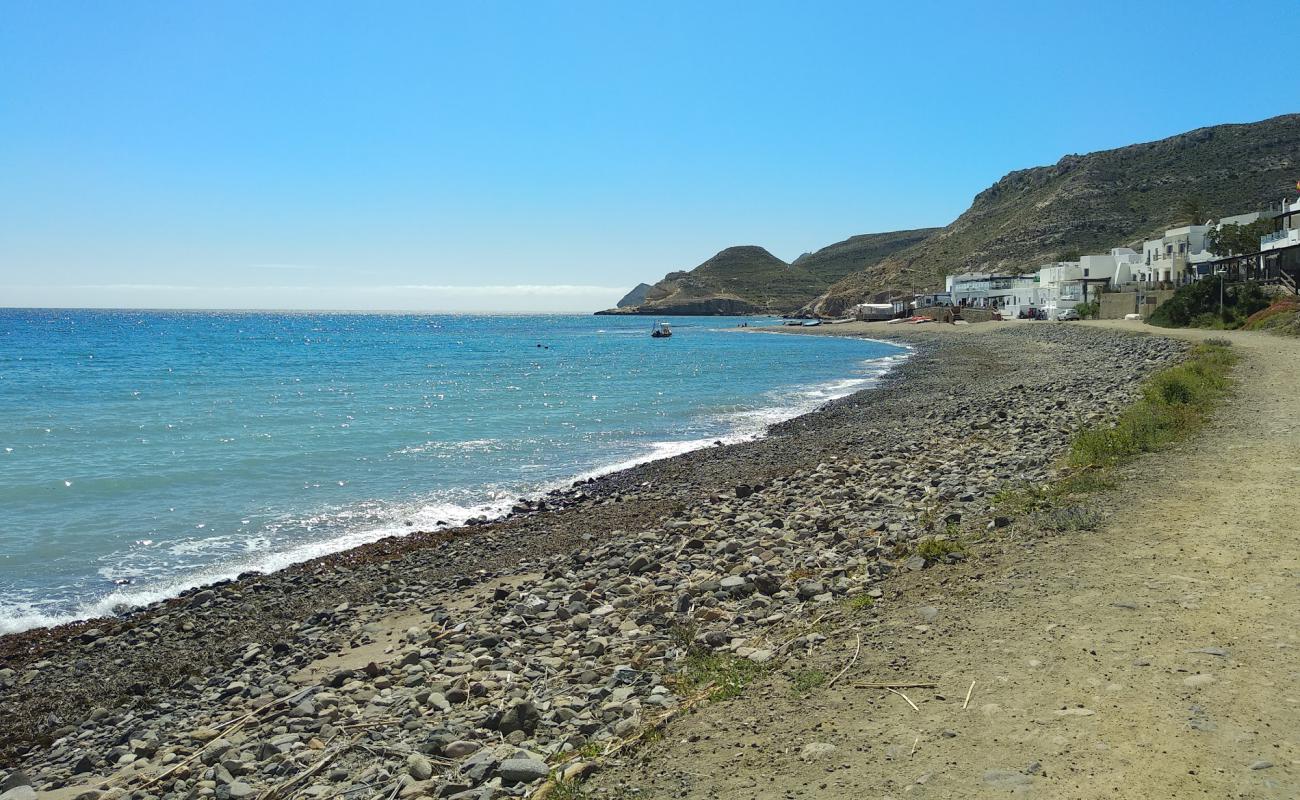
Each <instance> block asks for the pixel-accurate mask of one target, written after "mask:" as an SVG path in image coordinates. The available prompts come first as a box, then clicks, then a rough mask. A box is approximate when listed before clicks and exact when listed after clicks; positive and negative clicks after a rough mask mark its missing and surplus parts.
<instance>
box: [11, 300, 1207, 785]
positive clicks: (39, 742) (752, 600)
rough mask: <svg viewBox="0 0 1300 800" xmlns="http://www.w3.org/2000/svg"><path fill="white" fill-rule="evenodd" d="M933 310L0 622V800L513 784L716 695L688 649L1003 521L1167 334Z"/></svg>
mask: <svg viewBox="0 0 1300 800" xmlns="http://www.w3.org/2000/svg"><path fill="white" fill-rule="evenodd" d="M935 327H937V326H928V325H927V326H897V325H895V326H886V325H883V324H876V325H844V326H821V327H820V328H816V329H804V330H799V331H798V333H801V334H816V335H851V336H870V337H873V338H881V339H887V340H897V341H900V342H902V343H905V344H908V345H909V346H911V347H913V348H914V352H913V355H912V357H911V358H909V359H908V360H907V361H906V362H904V363H903V364H902V365H901V366H899V367H897V368H896V369H895V370H894V371H893V372H892V373H890V375H889V376H888V377H887V378H886V379H885V380H884V382H883V384H882V385H881V386H880V387H878V388H874V389H868V390H865V391H862V392H858V393H857V394H854V395H850V396H849V397H846V398H842V399H840V400H836V401H833V402H831V403H829V404H827V405H826V406H824V407H822V408H821V409H818V410H817V411H815V412H813V413H810V414H806V415H804V416H800V417H797V418H795V419H792V420H789V421H787V422H783V423H780V424H778V425H775V426H773V427H772V428H771V429H770V431H769V432H768V435H767V436H766V437H764V438H762V439H758V440H756V441H750V442H742V443H739V444H731V445H725V446H721V445H720V446H717V447H712V448H707V449H703V450H697V451H693V452H690V453H686V454H683V455H680V456H676V457H673V458H670V459H665V460H662V461H655V462H651V463H647V464H642V465H639V466H637V467H633V468H631V469H628V470H624V471H621V472H617V473H614V474H611V475H607V476H604V477H601V478H597V479H594V480H592V481H588V482H583V483H581V484H579V485H575V486H574V487H572V488H570V489H568V490H563V491H557V492H555V493H553V494H552V495H551V496H548V497H546V498H545V499H544V500H542V501H538V502H528V503H522V504H520V505H518V506H516V508H515V509H514V511H513V512H512V513H511V514H510V515H508V516H507V517H505V518H502V519H500V520H495V521H484V522H483V523H482V524H475V525H470V526H466V527H463V528H457V529H455V530H439V531H429V532H423V533H417V534H413V535H410V536H406V537H402V538H392V539H385V540H382V541H379V542H375V543H373V544H370V545H366V546H363V547H360V548H357V549H355V550H350V551H347V552H344V553H339V554H335V555H331V556H327V557H323V558H320V559H316V560H314V561H310V562H306V563H303V564H299V565H296V566H294V567H291V568H289V569H286V570H283V571H280V572H276V573H271V574H265V575H263V574H250V575H245V576H241V578H240V579H238V580H234V581H228V582H223V583H221V584H216V585H212V586H207V587H201V588H199V589H195V590H192V591H189V592H187V593H186V594H184V595H182V596H180V597H177V598H175V599H172V600H168V601H165V602H162V603H158V604H155V605H153V606H150V607H147V608H144V609H141V610H138V611H135V612H132V613H130V614H129V615H126V616H123V617H118V618H104V619H98V620H90V621H86V622H80V623H74V624H70V625H65V626H61V627H59V628H48V629H38V630H32V631H27V632H24V633H21V634H15V635H11V636H7V637H4V638H3V639H0V689H2V691H0V743H3V744H0V776H2V778H3V780H2V781H0V800H25V799H26V798H31V797H33V796H37V795H38V794H44V793H47V792H52V793H55V794H54V795H52V796H60V797H69V798H79V799H81V798H84V800H100V799H101V798H102V799H104V800H116V798H125V797H130V798H141V799H143V798H155V797H156V798H206V797H216V798H219V800H226V798H243V797H252V796H256V797H297V796H304V797H314V798H334V797H344V798H360V797H372V796H379V795H383V796H386V797H412V796H422V795H431V796H436V797H453V798H476V799H477V798H484V799H486V798H496V797H518V796H526V795H529V794H530V793H535V792H537V790H538V789H539V787H544V786H546V785H547V783H546V782H547V780H548V779H549V778H551V777H552V776H559V777H563V776H565V775H568V776H570V777H576V776H579V775H581V774H583V773H585V772H588V771H590V770H593V769H595V768H597V767H598V765H599V763H600V760H601V758H602V757H605V756H608V755H610V754H614V753H617V752H618V750H619V749H620V748H622V747H625V746H627V744H628V743H629V742H631V741H633V740H635V739H636V737H637V736H639V735H641V732H643V731H645V730H647V729H649V728H653V727H655V726H658V725H662V724H665V723H666V722H667V721H668V720H670V719H671V718H672V717H673V715H675V714H677V713H680V712H681V711H682V710H683V709H685V708H689V707H690V706H691V705H692V704H694V703H697V702H701V701H702V699H703V698H704V697H705V696H706V695H707V694H708V693H709V692H710V691H711V690H712V689H716V688H717V687H709V686H701V685H699V684H698V683H697V682H693V681H692V679H691V676H690V674H689V669H688V665H687V662H688V660H689V658H691V657H698V656H699V655H700V654H711V655H714V656H716V657H718V658H720V659H724V660H735V661H737V662H743V663H745V664H752V665H755V667H756V668H763V666H764V665H769V664H772V663H774V662H779V661H781V660H783V659H797V658H799V657H800V655H801V654H806V653H808V652H810V651H812V650H815V649H816V648H818V647H819V646H820V645H821V644H822V643H823V642H824V641H825V638H826V637H825V636H824V634H823V633H821V632H818V631H817V630H815V629H813V628H812V627H810V622H812V621H814V620H816V619H818V618H819V617H820V616H821V615H823V614H824V613H825V612H826V611H827V610H829V609H831V608H835V607H837V604H843V603H847V602H855V601H856V602H859V603H869V602H871V598H878V597H880V596H881V590H880V588H879V587H880V586H881V585H882V582H885V581H888V580H889V578H890V576H891V575H892V574H895V573H898V572H900V571H920V570H925V569H942V568H943V566H944V563H945V561H950V560H958V559H961V558H962V557H963V555H962V553H961V551H960V550H958V549H952V550H949V549H947V548H943V547H937V548H928V549H922V550H918V548H917V544H918V543H920V542H924V541H927V540H937V541H943V538H944V537H945V536H946V535H947V533H946V532H947V530H948V525H950V524H957V523H960V524H961V525H963V526H967V527H968V526H971V525H976V526H991V527H995V528H996V527H997V526H999V525H1001V524H1003V521H1002V520H1001V519H1000V518H999V517H997V516H996V512H995V510H994V508H993V503H992V498H993V496H994V495H995V494H996V493H997V492H998V491H999V490H1000V489H1003V488H1006V487H1008V486H1016V485H1020V484H1037V483H1043V482H1046V481H1048V480H1050V479H1051V478H1052V476H1053V474H1054V473H1055V470H1056V469H1058V465H1059V463H1060V458H1061V456H1062V455H1063V454H1064V452H1065V449H1066V447H1067V445H1068V442H1069V438H1070V436H1071V434H1072V433H1073V431H1075V430H1077V429H1078V428H1079V427H1080V426H1084V425H1094V424H1104V423H1105V422H1107V421H1108V420H1110V419H1112V418H1113V417H1114V416H1115V415H1116V414H1118V412H1119V411H1120V409H1122V408H1123V407H1124V406H1125V405H1126V404H1128V403H1129V402H1130V401H1131V400H1132V399H1133V397H1134V396H1135V393H1136V391H1137V388H1138V386H1139V384H1140V383H1141V382H1142V381H1143V380H1144V379H1145V378H1146V377H1147V376H1149V375H1150V374H1151V373H1152V372H1153V371H1155V370H1158V369H1160V368H1162V367H1164V366H1167V365H1168V364H1170V363H1173V362H1176V361H1177V360H1178V359H1179V358H1181V356H1182V354H1183V353H1184V351H1185V349H1186V345H1185V344H1182V343H1179V342H1175V341H1172V340H1168V339H1164V338H1160V337H1154V336H1141V335H1132V334H1128V333H1121V332H1115V331H1108V330H1101V329H1097V328H1089V327H1072V326H1070V325H1068V324H1057V323H1023V324H1017V323H1009V324H1006V325H1003V326H999V327H998V328H996V329H989V330H985V331H980V332H979V333H978V334H972V332H971V331H969V330H965V329H963V328H950V327H947V326H944V329H942V330H935V329H934V328H935ZM965 327H966V328H974V327H976V326H965ZM904 328H906V329H904ZM755 335H765V334H758V333H756V334H755ZM922 552H924V553H941V555H938V556H937V557H932V556H927V555H922V554H920V553H922ZM855 599H856V600H855Z"/></svg>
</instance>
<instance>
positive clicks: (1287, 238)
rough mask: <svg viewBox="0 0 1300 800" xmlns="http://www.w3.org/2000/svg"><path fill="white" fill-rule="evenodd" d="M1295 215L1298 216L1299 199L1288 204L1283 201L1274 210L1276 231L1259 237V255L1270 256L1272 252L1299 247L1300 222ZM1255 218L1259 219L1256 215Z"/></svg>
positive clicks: (1299, 209) (1299, 211) (1299, 208)
mask: <svg viewBox="0 0 1300 800" xmlns="http://www.w3.org/2000/svg"><path fill="white" fill-rule="evenodd" d="M1297 215H1300V198H1297V199H1296V200H1294V201H1290V202H1288V201H1286V200H1283V201H1282V203H1281V204H1280V205H1278V206H1276V207H1275V208H1274V213H1273V218H1274V219H1275V220H1276V221H1277V227H1278V230H1277V231H1275V232H1273V233H1271V234H1269V235H1268V236H1262V237H1260V240H1259V250H1260V252H1261V253H1263V254H1266V255H1271V254H1272V253H1273V252H1274V251H1277V250H1282V249H1283V248H1287V247H1295V246H1296V245H1300V220H1298V219H1296V217H1297ZM1255 216H1256V218H1258V217H1259V215H1258V214H1256V215H1255Z"/></svg>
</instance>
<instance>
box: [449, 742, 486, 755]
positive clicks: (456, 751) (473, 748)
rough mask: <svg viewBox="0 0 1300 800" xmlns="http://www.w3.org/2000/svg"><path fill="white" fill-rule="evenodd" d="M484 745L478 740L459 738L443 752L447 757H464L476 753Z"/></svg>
mask: <svg viewBox="0 0 1300 800" xmlns="http://www.w3.org/2000/svg"><path fill="white" fill-rule="evenodd" d="M482 747H483V745H482V744H480V743H478V742H469V741H465V740H464V739H458V740H456V741H454V742H452V743H451V744H449V745H447V746H446V747H444V748H443V749H442V754H443V755H444V756H446V757H447V758H464V757H465V756H467V755H469V754H470V753H476V752H478V751H479V750H480V749H481V748H482Z"/></svg>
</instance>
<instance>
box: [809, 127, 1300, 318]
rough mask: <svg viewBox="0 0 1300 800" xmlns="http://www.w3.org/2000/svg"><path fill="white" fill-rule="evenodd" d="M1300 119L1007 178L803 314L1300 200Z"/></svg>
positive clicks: (1189, 136) (1120, 151)
mask: <svg viewBox="0 0 1300 800" xmlns="http://www.w3.org/2000/svg"><path fill="white" fill-rule="evenodd" d="M1298 179H1300V114H1289V115H1286V116H1281V117H1275V118H1273V119H1268V120H1264V121H1262V122H1255V123H1249V124H1233V125H1216V126H1213V127H1208V128H1199V129H1197V130H1194V131H1190V132H1188V133H1183V134H1179V135H1177V136H1172V137H1170V138H1168V139H1161V140H1160V141H1156V142H1148V143H1145V144H1136V145H1130V146H1128V147H1120V148H1117V149H1114V150H1104V151H1100V152H1096V153H1091V154H1088V155H1068V156H1065V157H1064V158H1062V159H1061V160H1060V161H1058V162H1057V163H1056V164H1054V165H1052V166H1044V167H1034V168H1031V169H1024V170H1017V171H1015V172H1011V173H1009V174H1008V175H1006V176H1005V177H1003V178H1002V179H1001V180H999V181H998V182H997V183H995V184H993V185H992V186H990V187H989V188H988V189H985V190H984V191H982V192H980V193H979V194H978V195H976V197H975V200H974V202H972V203H971V206H970V208H969V209H967V210H966V212H965V213H963V214H962V215H961V216H960V217H958V218H957V219H956V220H954V221H953V222H952V224H950V225H948V226H947V227H946V228H943V229H941V230H940V231H939V232H938V233H936V234H935V235H934V236H931V237H928V238H926V239H925V240H923V241H921V242H919V243H917V244H915V245H912V246H910V247H907V248H906V249H903V250H900V251H898V252H896V253H893V254H891V255H888V256H885V257H883V258H881V259H880V260H879V261H877V262H875V263H873V264H871V265H870V266H869V267H867V268H866V269H863V270H857V271H854V272H853V273H850V274H848V275H846V276H845V277H844V278H842V279H840V280H839V281H837V282H836V283H835V284H834V285H833V286H831V288H830V289H829V290H828V291H827V292H826V294H825V295H823V296H821V297H819V298H818V299H817V300H816V301H814V302H813V303H810V304H809V305H808V306H806V307H805V308H804V309H803V310H804V311H805V312H808V313H819V314H823V315H827V316H835V315H838V314H841V313H843V311H844V310H845V309H847V308H848V307H849V306H851V305H852V304H854V303H857V302H862V301H863V300H865V299H867V298H868V297H870V296H872V295H875V294H879V293H889V292H891V291H905V290H908V289H910V288H922V287H933V286H937V285H940V284H941V283H942V281H943V277H944V276H945V275H949V274H952V273H958V272H968V271H1021V270H1029V269H1034V268H1035V267H1037V266H1038V265H1039V264H1042V263H1044V262H1047V261H1052V260H1055V259H1058V258H1061V257H1062V256H1064V255H1066V254H1072V253H1077V252H1084V253H1086V252H1104V251H1106V250H1108V249H1110V248H1112V247H1117V246H1121V245H1124V244H1130V245H1131V244H1134V243H1137V242H1140V241H1141V240H1142V239H1144V238H1150V237H1152V236H1153V235H1158V234H1159V233H1161V232H1162V231H1163V230H1165V229H1166V228H1169V227H1173V226H1175V225H1179V224H1186V223H1187V222H1188V221H1189V220H1188V219H1187V218H1186V215H1185V213H1183V209H1184V208H1186V206H1187V204H1188V203H1189V202H1193V203H1195V204H1197V205H1199V206H1200V208H1201V209H1203V210H1204V212H1205V213H1206V214H1207V215H1208V216H1209V217H1210V218H1215V217H1220V216H1227V215H1231V214H1236V213H1241V212H1245V211H1251V210H1255V209H1258V208H1260V207H1262V206H1264V205H1267V204H1268V203H1270V202H1274V201H1276V200H1278V199H1279V198H1281V197H1282V196H1284V195H1286V194H1294V191H1295V186H1296V181H1297V180H1298Z"/></svg>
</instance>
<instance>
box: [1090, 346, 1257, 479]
mask: <svg viewBox="0 0 1300 800" xmlns="http://www.w3.org/2000/svg"><path fill="white" fill-rule="evenodd" d="M1235 361H1236V354H1235V353H1233V352H1232V349H1231V347H1230V346H1229V343H1228V342H1226V341H1224V340H1222V339H1219V340H1209V341H1206V342H1203V343H1201V344H1199V345H1197V346H1196V347H1195V348H1193V350H1192V352H1191V354H1190V356H1189V357H1188V359H1187V360H1186V361H1185V362H1183V363H1182V364H1179V365H1177V366H1174V367H1169V368H1168V369H1164V370H1162V371H1160V372H1158V373H1156V374H1155V375H1154V376H1152V378H1151V379H1150V380H1149V381H1147V383H1146V385H1145V386H1144V387H1143V390H1142V396H1141V398H1139V399H1138V401H1137V402H1136V403H1134V404H1133V405H1131V406H1129V407H1128V408H1127V409H1125V410H1124V412H1123V413H1121V414H1120V416H1119V419H1117V420H1116V421H1115V423H1114V424H1113V425H1110V426H1098V427H1094V428H1087V429H1084V430H1082V431H1080V432H1079V433H1077V434H1075V437H1074V441H1072V442H1071V443H1070V454H1069V466H1070V467H1071V468H1072V469H1074V470H1078V471H1080V472H1079V473H1076V474H1081V473H1082V471H1089V470H1096V469H1098V468H1106V467H1112V466H1115V465H1118V464H1123V463H1125V462H1128V461H1130V460H1132V459H1133V458H1135V457H1136V456H1138V455H1140V454H1142V453H1149V452H1153V451H1155V450H1159V449H1160V448H1162V447H1164V446H1166V445H1168V444H1170V443H1172V442H1175V441H1177V440H1178V439H1181V438H1183V437H1185V436H1187V435H1188V434H1190V433H1191V432H1192V431H1194V430H1196V429H1197V428H1198V427H1199V426H1200V425H1201V424H1202V423H1203V421H1204V420H1205V418H1206V416H1207V415H1208V414H1209V412H1210V411H1211V410H1212V409H1213V408H1214V406H1215V404H1216V403H1217V402H1218V400H1219V398H1220V397H1222V395H1223V394H1224V392H1226V391H1227V389H1228V387H1229V385H1230V378H1229V377H1228V372H1229V370H1230V369H1231V368H1232V365H1233V363H1234V362H1235ZM1072 477H1073V476H1072ZM1071 488H1072V489H1073V490H1075V491H1078V490H1086V489H1087V488H1088V487H1087V486H1086V485H1085V484H1078V485H1075V486H1072V487H1071Z"/></svg>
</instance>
